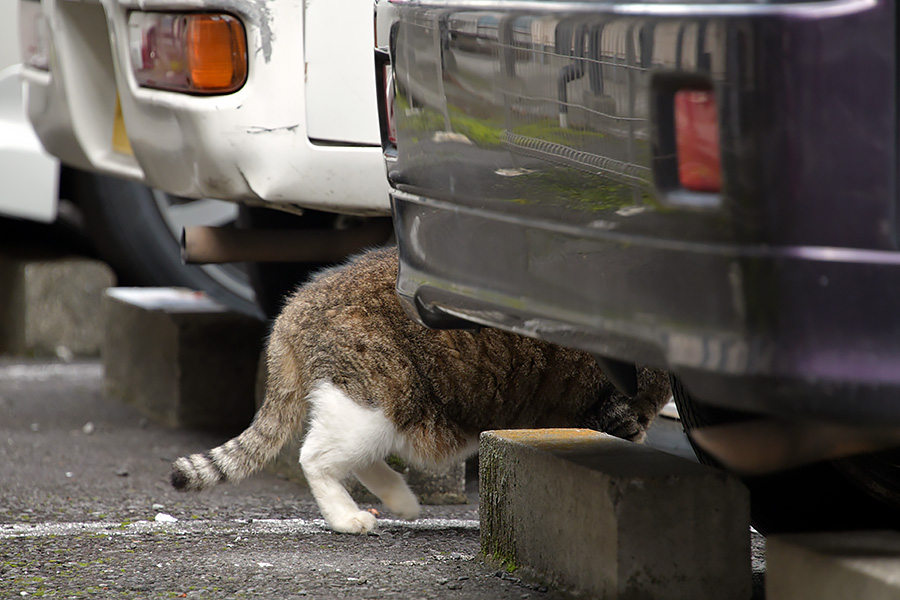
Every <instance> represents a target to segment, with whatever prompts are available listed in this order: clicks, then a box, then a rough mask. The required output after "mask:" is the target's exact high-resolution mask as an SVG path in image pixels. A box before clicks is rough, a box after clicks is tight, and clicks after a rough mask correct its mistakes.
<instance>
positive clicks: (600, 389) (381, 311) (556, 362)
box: [171, 247, 669, 533]
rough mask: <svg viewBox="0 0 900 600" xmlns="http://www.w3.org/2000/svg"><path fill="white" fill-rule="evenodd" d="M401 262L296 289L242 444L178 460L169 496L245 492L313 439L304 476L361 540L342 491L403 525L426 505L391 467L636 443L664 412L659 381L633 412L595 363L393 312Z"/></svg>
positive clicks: (361, 525) (370, 525) (645, 382)
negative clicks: (515, 440) (354, 489)
mask: <svg viewBox="0 0 900 600" xmlns="http://www.w3.org/2000/svg"><path fill="white" fill-rule="evenodd" d="M397 267H398V259H397V249H396V248H395V247H394V248H381V249H376V250H372V251H369V252H367V253H365V254H362V255H360V256H358V257H356V258H355V259H353V260H351V261H350V262H349V263H348V264H346V265H345V266H343V267H338V268H334V269H329V270H326V271H323V272H322V273H320V274H318V275H317V276H315V277H314V278H313V279H312V280H311V281H310V282H309V283H307V284H306V285H304V286H303V287H301V288H300V289H299V290H298V291H297V292H296V293H295V294H294V295H293V296H292V297H291V298H290V299H289V301H288V302H287V304H286V306H285V307H284V310H283V311H282V313H281V314H280V316H279V317H278V318H277V320H276V321H275V324H274V327H273V330H272V333H271V336H270V339H269V344H268V351H267V363H268V371H269V377H268V383H267V389H266V400H265V402H264V403H263V405H262V407H261V408H260V409H259V412H258V413H257V415H256V417H255V419H254V420H253V423H252V424H251V425H250V426H249V427H248V428H247V430H246V431H244V432H243V433H241V434H240V435H239V436H237V437H236V438H234V439H232V440H231V441H229V442H226V443H225V444H223V445H221V446H219V447H217V448H213V449H212V450H210V451H208V452H205V453H202V454H193V455H191V456H186V457H183V458H179V459H178V460H177V461H175V463H174V465H173V472H172V477H171V481H172V485H173V486H174V487H175V488H177V489H179V490H201V489H204V488H207V487H210V486H212V485H214V484H216V483H219V482H220V481H238V480H240V479H243V478H245V477H247V476H249V475H251V474H252V473H254V472H256V471H257V470H259V469H260V468H261V467H262V466H263V465H265V463H266V462H268V461H269V460H271V459H273V458H274V457H275V456H276V455H277V454H278V452H279V450H280V449H281V447H282V446H283V445H284V444H285V443H286V442H287V440H288V439H290V438H291V437H292V436H293V435H294V434H295V433H296V432H298V431H299V430H301V428H302V429H305V430H306V437H305V439H304V440H303V445H302V449H301V451H300V464H301V466H302V469H303V473H304V475H305V476H306V480H307V482H308V483H309V486H310V489H311V491H312V493H313V496H314V497H315V499H316V502H317V503H318V505H319V509H320V510H321V511H322V515H323V516H324V517H325V520H326V521H327V522H328V524H329V526H330V527H331V528H333V529H334V530H335V531H339V532H347V533H367V532H370V531H372V530H373V529H374V528H375V525H376V519H375V516H374V515H373V514H372V513H370V512H367V511H362V510H360V509H359V507H358V506H357V505H356V503H355V502H354V501H353V500H352V498H351V497H350V495H349V494H348V493H347V491H346V489H345V488H344V486H343V484H342V481H343V480H344V479H345V478H347V477H348V476H349V475H351V474H353V475H355V476H356V477H357V478H358V479H359V480H360V481H361V482H362V483H363V485H365V486H366V487H367V488H368V489H369V490H370V491H371V492H372V493H374V494H375V495H376V496H378V498H380V499H381V501H382V502H383V503H384V505H385V506H386V507H387V508H388V509H389V510H390V511H392V512H393V513H395V514H396V515H398V516H400V517H402V518H404V519H414V518H416V517H417V516H418V514H419V503H418V501H417V500H416V497H415V496H414V495H413V493H412V492H411V491H410V489H409V487H408V486H407V485H406V482H405V481H404V480H403V478H402V476H401V475H399V474H398V473H396V472H395V471H393V470H392V469H391V468H390V467H389V466H388V465H387V464H386V463H385V460H384V459H385V458H386V457H387V456H389V455H391V454H394V455H397V456H399V457H401V458H404V459H405V460H407V461H408V462H410V463H411V464H416V465H421V466H427V465H436V464H439V463H442V462H444V461H455V460H460V459H461V458H463V457H466V456H468V455H470V454H473V453H474V452H475V451H476V450H477V445H478V435H479V433H480V432H482V431H485V430H488V429H514V428H536V427H573V426H574V427H589V428H592V429H597V430H601V431H606V432H608V433H610V434H613V435H616V436H619V437H622V438H625V439H630V440H634V441H640V440H642V439H643V437H644V432H645V431H646V429H647V427H648V426H649V424H650V421H652V419H653V418H654V417H655V416H656V414H657V413H658V412H659V410H660V409H661V408H662V406H663V405H664V404H665V403H666V401H667V400H668V398H669V385H668V380H667V377H666V375H665V373H663V372H661V371H657V370H654V369H648V368H644V369H641V370H640V371H639V377H638V393H637V395H636V396H635V397H634V398H630V399H629V398H626V397H625V396H624V395H622V394H621V393H619V392H618V391H617V390H616V389H615V387H614V386H613V385H612V384H611V383H610V382H609V381H608V380H607V379H606V378H605V377H604V376H603V374H602V373H601V372H600V369H599V368H598V366H597V363H596V361H595V360H594V358H593V357H592V356H591V355H590V354H588V353H586V352H581V351H577V350H571V349H568V348H563V347H560V346H556V345H553V344H549V343H546V342H543V341H539V340H534V339H531V338H526V337H522V336H519V335H515V334H512V333H506V332H503V331H500V330H496V329H482V330H481V331H479V332H477V333H473V332H468V331H460V330H450V331H437V330H432V329H427V328H425V327H422V326H420V325H418V324H416V323H415V322H413V321H412V320H411V319H410V318H409V317H408V316H407V315H406V314H405V313H404V311H403V308H402V307H401V305H400V302H399V301H398V299H397V296H396V291H395V282H396V278H397Z"/></svg>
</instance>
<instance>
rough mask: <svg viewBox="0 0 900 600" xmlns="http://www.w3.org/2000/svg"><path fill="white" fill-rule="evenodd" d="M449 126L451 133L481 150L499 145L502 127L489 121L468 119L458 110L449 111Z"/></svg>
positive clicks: (468, 117)
mask: <svg viewBox="0 0 900 600" xmlns="http://www.w3.org/2000/svg"><path fill="white" fill-rule="evenodd" d="M450 125H451V126H452V128H453V131H455V132H457V133H461V134H463V135H464V136H466V137H467V138H469V139H470V140H472V143H474V144H475V145H476V146H480V147H481V148H494V147H497V146H499V145H500V144H501V140H500V136H501V135H502V134H503V128H502V127H498V126H496V125H495V124H494V123H491V122H490V121H485V120H483V119H476V118H474V117H470V116H468V115H466V114H465V113H463V112H462V111H460V110H459V109H453V108H451V109H450Z"/></svg>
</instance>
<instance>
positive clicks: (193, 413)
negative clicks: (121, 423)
mask: <svg viewBox="0 0 900 600" xmlns="http://www.w3.org/2000/svg"><path fill="white" fill-rule="evenodd" d="M104 309H105V312H106V315H107V319H106V335H105V341H104V346H103V353H102V354H103V365H104V368H105V382H104V389H105V392H106V393H107V395H109V396H113V397H116V398H119V399H121V400H124V401H125V402H127V403H129V404H132V405H134V406H135V407H137V408H138V410H140V411H141V412H142V413H143V414H145V415H147V416H148V417H150V418H152V419H153V420H155V421H157V422H159V423H162V424H164V425H167V426H170V427H191V428H200V429H235V428H239V427H244V426H246V425H247V424H249V423H250V420H251V419H252V418H253V412H254V402H253V398H254V387H255V384H256V368H257V359H258V357H259V351H260V347H261V346H262V344H263V342H264V338H265V334H266V325H265V323H263V322H262V321H259V320H258V319H255V318H253V317H249V316H247V315H244V314H241V313H238V312H235V311H232V310H230V309H228V308H227V307H225V306H223V305H221V304H219V303H218V302H216V301H215V300H213V299H211V298H209V297H208V296H206V295H205V294H203V293H202V292H194V291H192V290H186V289H176V288H112V289H110V290H108V291H107V293H106V295H105V297H104Z"/></svg>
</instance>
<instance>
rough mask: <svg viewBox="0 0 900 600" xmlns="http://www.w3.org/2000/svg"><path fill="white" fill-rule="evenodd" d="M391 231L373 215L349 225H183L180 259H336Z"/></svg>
mask: <svg viewBox="0 0 900 600" xmlns="http://www.w3.org/2000/svg"><path fill="white" fill-rule="evenodd" d="M392 233H393V225H392V223H391V221H390V219H373V220H371V221H367V222H366V223H364V224H362V225H360V226H357V227H352V228H349V229H308V230H306V229H304V230H297V229H271V230H263V229H233V228H230V227H201V226H196V227H185V228H184V229H182V231H181V259H182V260H183V261H184V262H185V263H186V264H192V265H199V264H214V263H215V264H218V263H230V262H242V261H247V262H338V261H341V260H344V259H345V258H346V257H347V256H348V255H351V254H354V253H356V252H359V251H361V250H363V249H365V248H368V247H371V246H377V245H380V244H384V243H385V242H387V241H388V239H389V238H390V237H391V234H392Z"/></svg>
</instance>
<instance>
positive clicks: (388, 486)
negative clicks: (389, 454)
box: [353, 460, 422, 520]
mask: <svg viewBox="0 0 900 600" xmlns="http://www.w3.org/2000/svg"><path fill="white" fill-rule="evenodd" d="M353 474H354V475H356V478H357V479H359V481H360V483H362V484H363V485H364V486H366V487H367V488H368V489H369V491H370V492H372V493H373V494H375V495H376V496H378V498H379V499H380V500H381V501H382V502H384V505H385V506H386V507H387V508H388V510H390V511H391V512H392V513H394V514H395V515H397V516H398V517H400V518H401V519H409V520H412V519H415V518H417V517H418V516H419V513H420V512H422V508H421V507H420V506H419V501H418V500H417V499H416V495H415V494H413V493H412V490H410V489H409V486H408V485H406V481H405V480H404V479H403V476H402V475H400V473H398V472H396V471H395V470H393V469H392V468H390V467H389V466H388V464H387V463H386V462H384V461H383V460H379V461H376V462H374V463H372V464H371V465H369V466H367V467H363V468H361V469H356V470H355V471H354V472H353Z"/></svg>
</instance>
